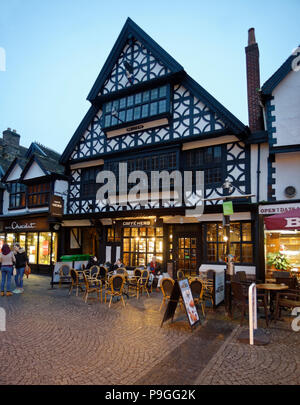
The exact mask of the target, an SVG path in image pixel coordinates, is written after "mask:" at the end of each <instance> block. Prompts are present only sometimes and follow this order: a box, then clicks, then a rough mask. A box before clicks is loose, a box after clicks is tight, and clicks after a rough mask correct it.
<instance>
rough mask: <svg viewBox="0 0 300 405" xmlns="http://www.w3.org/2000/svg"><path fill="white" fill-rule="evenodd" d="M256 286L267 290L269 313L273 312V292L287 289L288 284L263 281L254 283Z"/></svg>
mask: <svg viewBox="0 0 300 405" xmlns="http://www.w3.org/2000/svg"><path fill="white" fill-rule="evenodd" d="M256 288H257V289H259V290H267V291H268V292H269V295H270V312H271V314H273V313H274V303H273V301H274V300H273V298H274V297H273V294H274V293H276V291H283V290H288V288H289V287H288V286H287V285H285V284H271V283H264V284H256Z"/></svg>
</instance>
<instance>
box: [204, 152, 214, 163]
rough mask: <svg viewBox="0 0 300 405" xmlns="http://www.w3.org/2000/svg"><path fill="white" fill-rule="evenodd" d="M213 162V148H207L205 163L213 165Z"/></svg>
mask: <svg viewBox="0 0 300 405" xmlns="http://www.w3.org/2000/svg"><path fill="white" fill-rule="evenodd" d="M212 161H213V148H207V149H206V151H205V162H206V163H211V162H212Z"/></svg>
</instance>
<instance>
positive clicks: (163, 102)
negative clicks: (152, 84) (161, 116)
mask: <svg viewBox="0 0 300 405" xmlns="http://www.w3.org/2000/svg"><path fill="white" fill-rule="evenodd" d="M166 110H167V101H166V100H161V101H160V102H159V113H163V112H166Z"/></svg>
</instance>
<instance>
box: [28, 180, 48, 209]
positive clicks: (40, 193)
mask: <svg viewBox="0 0 300 405" xmlns="http://www.w3.org/2000/svg"><path fill="white" fill-rule="evenodd" d="M27 195H28V197H27V198H28V207H36V206H41V205H48V204H49V199H50V183H40V184H32V185H29V186H28V193H27Z"/></svg>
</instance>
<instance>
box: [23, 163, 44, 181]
mask: <svg viewBox="0 0 300 405" xmlns="http://www.w3.org/2000/svg"><path fill="white" fill-rule="evenodd" d="M41 176H45V173H44V172H43V170H42V169H41V168H40V166H39V165H38V164H37V163H36V162H32V164H31V166H30V168H29V169H28V171H27V173H26V176H25V177H24V180H28V179H34V178H35V177H41Z"/></svg>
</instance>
